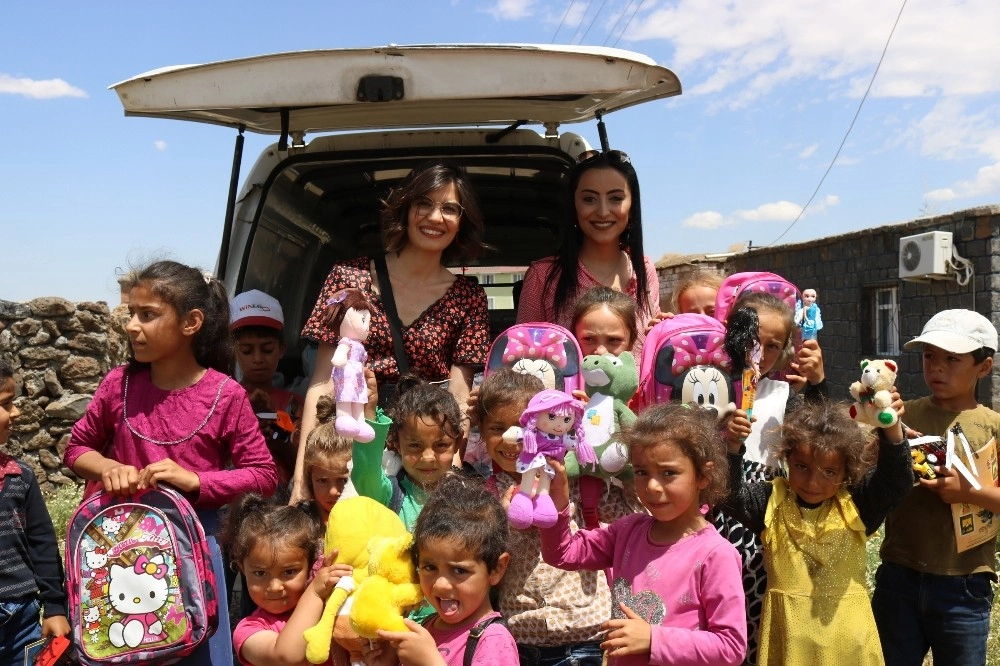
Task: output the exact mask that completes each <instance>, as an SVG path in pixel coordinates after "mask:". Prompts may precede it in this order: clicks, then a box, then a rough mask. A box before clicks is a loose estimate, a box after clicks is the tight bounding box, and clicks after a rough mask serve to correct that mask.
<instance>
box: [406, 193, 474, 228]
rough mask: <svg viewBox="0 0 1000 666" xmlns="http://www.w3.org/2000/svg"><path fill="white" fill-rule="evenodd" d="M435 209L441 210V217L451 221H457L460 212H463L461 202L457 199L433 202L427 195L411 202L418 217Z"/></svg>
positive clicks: (460, 214) (460, 215)
mask: <svg viewBox="0 0 1000 666" xmlns="http://www.w3.org/2000/svg"><path fill="white" fill-rule="evenodd" d="M435 209H437V210H440V211H441V217H443V218H444V219H446V220H449V221H451V222H456V221H458V220H459V219H460V218H461V217H462V213H464V212H465V209H464V208H462V204H460V203H458V202H457V201H445V202H443V203H434V202H433V201H431V200H430V199H428V198H427V197H421V198H419V199H417V200H415V201H414V202H413V211H414V212H415V213H416V214H417V215H419V216H420V217H427V216H429V215H430V214H431V213H433V212H434V210H435Z"/></svg>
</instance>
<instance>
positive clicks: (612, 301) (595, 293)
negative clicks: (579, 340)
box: [569, 285, 639, 349]
mask: <svg viewBox="0 0 1000 666" xmlns="http://www.w3.org/2000/svg"><path fill="white" fill-rule="evenodd" d="M600 307H606V308H607V309H608V310H609V311H610V312H611V314H613V315H615V316H616V317H618V318H619V319H621V321H622V324H623V325H624V326H625V330H626V332H627V333H628V339H629V349H631V348H632V345H634V344H635V341H636V340H637V339H638V337H639V328H638V327H637V326H636V325H635V315H636V311H635V301H633V300H632V297H631V296H629V295H628V294H626V293H624V292H621V291H618V290H617V289H612V288H611V287H605V286H603V285H601V286H599V287H591V288H590V289H588V290H587V291H585V292H583V294H581V295H580V298H578V299H577V300H576V305H575V306H573V323H572V324H570V327H569V330H571V331H573V334H574V335H575V334H576V325H577V324H578V323H580V320H581V319H583V318H584V317H585V316H586V315H587V314H588V313H589V312H591V311H592V310H596V309H597V308H600Z"/></svg>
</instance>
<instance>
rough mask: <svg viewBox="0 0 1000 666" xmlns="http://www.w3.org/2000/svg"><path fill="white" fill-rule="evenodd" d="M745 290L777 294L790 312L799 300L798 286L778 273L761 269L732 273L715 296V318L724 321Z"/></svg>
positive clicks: (793, 310)
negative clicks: (786, 304)
mask: <svg viewBox="0 0 1000 666" xmlns="http://www.w3.org/2000/svg"><path fill="white" fill-rule="evenodd" d="M745 291H764V292H767V293H769V294H772V295H773V296H777V297H778V298H780V299H781V300H783V301H784V302H786V303H788V306H789V307H790V308H792V312H795V303H796V302H797V301H799V300H801V296H800V294H799V290H798V288H797V287H796V286H795V285H794V284H792V283H791V282H789V281H788V280H786V279H785V278H783V277H781V276H780V275H776V274H774V273H766V272H763V271H754V272H750V273H733V274H732V275H730V276H729V277H727V278H726V279H725V280H723V281H722V286H721V287H719V293H718V294H716V296H715V318H716V319H718V320H719V321H721V322H725V321H726V319H728V318H729V310H730V308H732V307H733V303H735V302H736V300H737V299H738V298H739V297H740V295H742V294H743V292H745Z"/></svg>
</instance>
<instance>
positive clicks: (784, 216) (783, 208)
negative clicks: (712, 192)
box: [733, 201, 802, 222]
mask: <svg viewBox="0 0 1000 666" xmlns="http://www.w3.org/2000/svg"><path fill="white" fill-rule="evenodd" d="M800 212H802V206H800V205H798V204H796V203H792V202H791V201H777V202H775V203H766V204H761V205H759V206H757V207H756V208H754V209H752V210H738V211H736V212H735V213H733V217H735V218H737V219H739V220H744V221H746V222H791V221H792V220H794V219H795V218H796V217H798V215H799V213H800Z"/></svg>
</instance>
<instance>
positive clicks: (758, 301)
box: [730, 291, 795, 370]
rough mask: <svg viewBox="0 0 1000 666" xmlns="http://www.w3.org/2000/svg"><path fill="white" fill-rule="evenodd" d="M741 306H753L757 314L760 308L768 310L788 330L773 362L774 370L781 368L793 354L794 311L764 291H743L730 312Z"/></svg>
mask: <svg viewBox="0 0 1000 666" xmlns="http://www.w3.org/2000/svg"><path fill="white" fill-rule="evenodd" d="M743 307H747V308H753V309H754V310H756V311H757V313H758V314H760V311H761V310H763V311H765V312H770V313H771V314H773V315H777V316H778V317H780V318H781V323H782V324H783V325H784V326H785V330H786V331H788V337H786V338H785V346H784V347H783V348H782V350H781V354H780V355H779V356H778V360H777V361H775V363H774V370H781V369H782V368H784V367H785V366H786V365H788V362H789V361H791V360H792V357H793V356H794V355H795V341H794V339H793V335H792V334H793V333H794V332H795V312H794V311H793V310H792V308H791V306H790V305H788V303H786V302H785V301H783V300H781V299H780V298H778V297H777V296H775V295H774V294H769V293H767V292H766V291H746V292H743V294H742V295H740V297H739V298H737V299H736V302H735V303H733V306H732V308H731V310H730V312H736V310H738V309H739V308H743Z"/></svg>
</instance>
